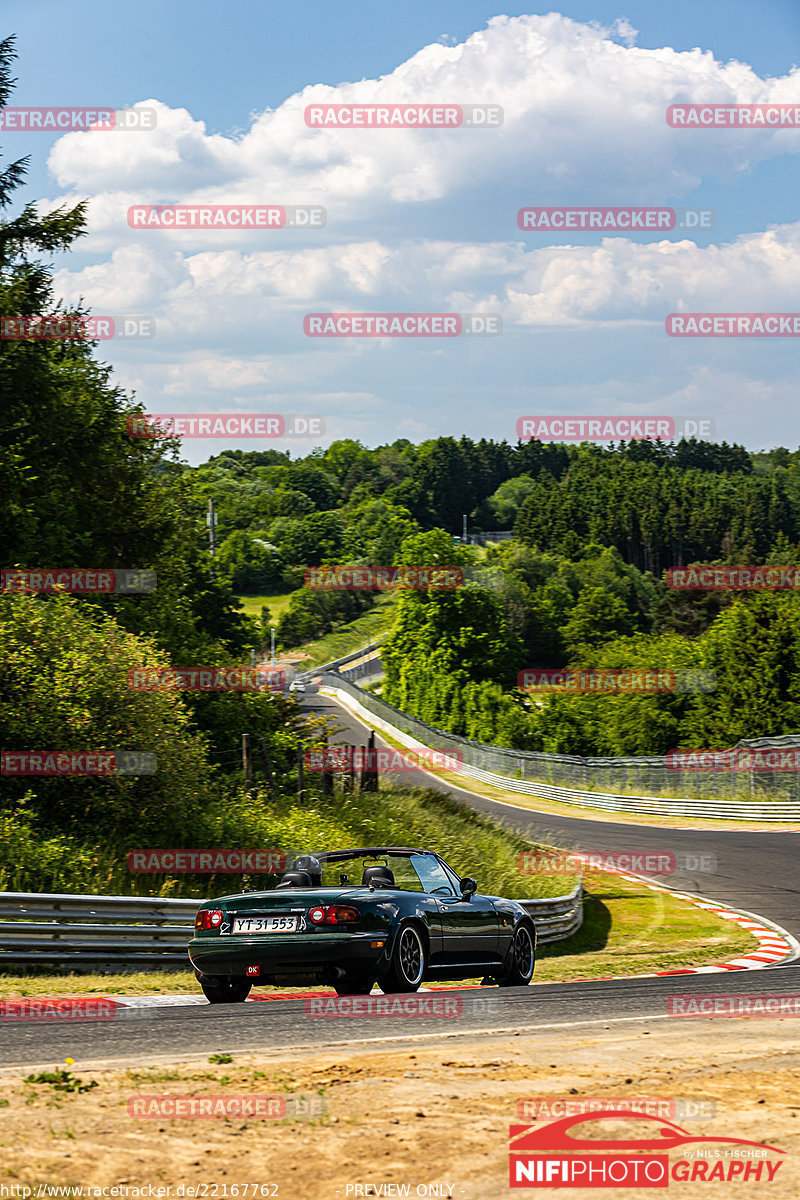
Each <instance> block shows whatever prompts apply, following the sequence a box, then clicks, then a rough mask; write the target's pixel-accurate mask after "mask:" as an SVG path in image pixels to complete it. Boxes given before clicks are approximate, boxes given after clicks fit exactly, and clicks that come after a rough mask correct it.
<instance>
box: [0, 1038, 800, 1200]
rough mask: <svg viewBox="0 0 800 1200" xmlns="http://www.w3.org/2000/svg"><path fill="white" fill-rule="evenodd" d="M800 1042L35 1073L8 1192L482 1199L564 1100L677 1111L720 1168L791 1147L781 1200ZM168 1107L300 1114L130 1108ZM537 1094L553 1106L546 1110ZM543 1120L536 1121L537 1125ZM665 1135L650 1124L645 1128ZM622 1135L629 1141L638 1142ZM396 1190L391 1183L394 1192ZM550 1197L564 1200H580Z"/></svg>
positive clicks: (546, 1041)
mask: <svg viewBox="0 0 800 1200" xmlns="http://www.w3.org/2000/svg"><path fill="white" fill-rule="evenodd" d="M796 1042H797V1024H796V1023H795V1022H793V1021H792V1020H772V1019H753V1020H717V1021H711V1020H702V1021H697V1020H693V1021H690V1022H681V1021H677V1020H676V1021H653V1020H649V1021H641V1022H635V1021H630V1022H628V1021H626V1022H620V1023H619V1024H615V1023H612V1022H609V1023H606V1024H603V1023H600V1022H598V1023H597V1024H596V1025H594V1024H593V1025H585V1026H583V1027H582V1028H575V1029H572V1030H566V1031H564V1030H561V1031H549V1030H541V1031H537V1032H535V1033H532V1034H531V1033H520V1034H517V1035H515V1036H512V1037H509V1036H508V1035H503V1036H502V1037H500V1036H498V1037H495V1038H493V1037H491V1036H489V1035H486V1036H482V1037H481V1038H480V1040H478V1041H475V1040H468V1039H466V1038H465V1039H463V1040H462V1039H458V1042H457V1043H454V1042H450V1044H449V1045H448V1046H447V1047H446V1049H444V1050H440V1049H428V1048H421V1047H420V1044H419V1043H416V1044H411V1043H409V1044H408V1045H407V1047H406V1048H405V1049H401V1050H397V1049H395V1048H393V1049H392V1051H391V1052H390V1053H375V1052H374V1051H372V1050H371V1051H370V1052H368V1053H367V1052H359V1051H358V1050H357V1049H356V1050H351V1051H348V1052H347V1054H348V1060H347V1061H346V1062H343V1061H342V1056H343V1052H342V1051H341V1050H338V1051H336V1052H331V1051H326V1050H324V1049H322V1050H315V1051H302V1052H299V1053H294V1054H292V1055H291V1056H287V1055H286V1054H283V1055H278V1054H275V1055H270V1054H263V1055H246V1056H245V1055H234V1056H233V1060H232V1061H231V1062H224V1061H223V1062H216V1063H210V1062H208V1060H207V1059H205V1058H204V1059H203V1060H197V1061H194V1062H187V1061H185V1060H184V1061H183V1062H182V1063H177V1064H163V1065H159V1066H155V1067H147V1068H142V1069H138V1070H129V1071H127V1072H126V1071H120V1070H105V1069H101V1068H97V1067H90V1066H84V1065H82V1064H81V1063H77V1064H75V1065H71V1064H70V1065H68V1066H67V1068H66V1069H67V1070H68V1071H69V1072H70V1073H71V1075H72V1076H76V1077H78V1078H80V1079H82V1080H83V1081H84V1083H85V1084H86V1083H90V1082H91V1081H93V1080H95V1081H96V1082H97V1084H98V1086H97V1087H94V1088H91V1090H89V1091H87V1092H84V1093H75V1092H61V1091H58V1090H56V1089H55V1088H54V1087H53V1085H52V1084H47V1083H40V1084H26V1083H24V1082H23V1078H22V1076H23V1075H24V1074H25V1072H18V1073H17V1072H15V1073H13V1074H12V1073H11V1072H9V1071H8V1070H6V1071H4V1072H3V1074H4V1076H5V1079H4V1085H5V1086H4V1089H3V1091H4V1096H5V1099H7V1101H8V1104H7V1106H4V1107H3V1109H2V1112H1V1113H0V1116H1V1117H2V1121H1V1122H0V1148H2V1152H3V1153H2V1164H1V1165H0V1181H2V1182H5V1183H11V1182H13V1183H17V1184H28V1185H33V1187H34V1195H35V1188H36V1186H38V1185H39V1184H40V1183H46V1184H49V1185H56V1186H57V1185H65V1184H74V1185H78V1186H82V1187H83V1188H84V1189H87V1188H90V1187H92V1188H102V1187H103V1186H114V1185H120V1188H121V1190H120V1193H119V1194H120V1195H121V1196H122V1197H126V1196H127V1197H129V1198H131V1197H135V1196H137V1195H140V1194H141V1195H147V1192H144V1193H137V1192H136V1191H134V1190H133V1189H135V1188H137V1187H145V1188H147V1186H148V1185H152V1186H153V1187H154V1188H158V1187H164V1188H166V1187H167V1186H168V1185H171V1187H172V1192H171V1193H167V1192H166V1191H164V1192H162V1193H161V1196H162V1197H165V1198H166V1197H167V1196H169V1195H170V1194H171V1195H172V1196H180V1195H181V1193H180V1192H179V1191H176V1188H177V1187H178V1185H180V1184H184V1185H185V1189H186V1190H185V1192H184V1193H183V1195H187V1196H188V1195H191V1193H190V1192H189V1190H188V1189H189V1187H190V1186H192V1187H197V1186H198V1185H199V1186H200V1189H201V1190H200V1191H199V1192H195V1193H194V1195H195V1196H208V1197H212V1198H214V1197H223V1196H224V1197H230V1196H235V1195H237V1194H238V1196H240V1197H243V1196H245V1195H246V1196H247V1197H251V1196H259V1197H260V1196H270V1195H274V1196H277V1197H278V1200H328V1198H330V1200H340V1198H341V1200H348V1198H349V1197H354V1198H355V1197H365V1196H368V1195H372V1196H398V1195H410V1196H425V1195H427V1196H448V1197H452V1198H453V1200H490V1198H493V1197H508V1196H510V1195H512V1194H515V1192H516V1189H514V1191H512V1189H510V1187H509V1165H508V1164H509V1159H508V1146H509V1126H510V1125H512V1124H534V1125H535V1126H536V1127H537V1128H538V1127H541V1126H543V1125H546V1124H547V1123H548V1121H550V1120H554V1119H557V1118H558V1116H560V1115H562V1114H563V1111H564V1110H563V1105H564V1104H566V1103H571V1104H573V1105H575V1104H577V1103H578V1102H581V1101H582V1102H586V1100H587V1099H588V1098H593V1099H598V1098H599V1099H602V1098H605V1099H614V1100H620V1099H622V1098H627V1099H628V1100H629V1101H641V1100H643V1099H646V1100H649V1101H651V1103H652V1102H653V1101H658V1100H660V1101H662V1102H663V1104H664V1105H668V1106H669V1107H667V1108H661V1109H660V1110H654V1111H655V1112H656V1113H658V1112H660V1114H661V1116H665V1115H667V1114H669V1119H670V1120H672V1121H674V1122H675V1123H676V1124H678V1125H680V1126H682V1127H683V1128H684V1129H686V1130H687V1131H688V1132H689V1134H690V1135H691V1136H692V1137H700V1138H713V1139H720V1141H719V1142H718V1143H717V1142H714V1143H709V1144H708V1147H707V1148H706V1149H705V1151H704V1153H706V1154H710V1155H711V1156H713V1154H714V1149H715V1148H717V1149H719V1151H720V1155H721V1157H722V1158H723V1161H728V1160H725V1159H724V1154H725V1146H724V1140H725V1139H726V1138H727V1139H730V1138H745V1139H750V1140H752V1141H756V1142H764V1143H767V1144H769V1145H771V1146H775V1147H779V1148H780V1149H782V1150H785V1151H786V1152H787V1153H786V1155H785V1156H780V1155H777V1154H772V1155H768V1158H769V1159H770V1161H772V1162H775V1161H778V1160H779V1159H781V1160H782V1161H781V1165H780V1167H779V1169H778V1171H777V1174H776V1175H775V1178H774V1180H773V1182H772V1183H771V1184H770V1185H769V1195H771V1196H773V1197H776V1198H779V1200H788V1198H789V1197H791V1196H794V1195H796V1194H797V1192H798V1189H799V1188H800V1168H799V1167H798V1158H799V1157H800V1120H798V1111H800V1086H799V1085H800V1053H799V1052H798V1051H797V1049H796ZM222 1057H223V1058H224V1057H225V1055H224V1054H223V1056H222ZM165 1095H167V1096H181V1097H184V1102H185V1098H187V1097H200V1098H205V1099H206V1100H207V1101H210V1100H211V1098H212V1097H216V1096H225V1097H228V1098H229V1099H230V1097H233V1096H243V1097H245V1098H247V1097H249V1098H250V1099H251V1102H252V1100H253V1098H254V1097H257V1096H262V1097H266V1096H272V1097H276V1096H279V1097H285V1098H287V1099H288V1101H289V1103H290V1115H289V1116H288V1117H284V1118H280V1116H279V1112H278V1109H277V1108H275V1107H274V1106H273V1114H272V1115H271V1116H270V1117H268V1118H267V1119H263V1118H258V1117H247V1116H246V1117H244V1118H242V1117H241V1116H237V1117H235V1118H233V1119H225V1118H223V1117H216V1118H211V1119H199V1118H198V1119H191V1118H186V1117H184V1118H181V1119H170V1118H165V1117H157V1118H156V1119H144V1118H142V1117H132V1116H130V1115H128V1105H129V1101H131V1100H132V1099H135V1098H140V1099H141V1098H142V1097H144V1096H160V1097H163V1096H165ZM545 1098H548V1099H549V1100H550V1102H551V1104H552V1102H555V1109H552V1108H551V1111H550V1113H549V1114H548V1113H546V1112H545V1113H544V1115H543V1110H542V1109H541V1103H542V1101H543V1099H545ZM676 1102H679V1103H676ZM690 1102H692V1103H694V1104H695V1105H696V1106H697V1107H695V1108H694V1109H692V1107H691V1103H690ZM298 1103H299V1105H300V1107H299V1109H298V1107H297V1106H298ZM520 1104H522V1105H523V1107H522V1108H520ZM559 1105H561V1106H562V1107H561V1108H559ZM687 1105H688V1107H687ZM306 1106H307V1107H306ZM228 1111H230V1109H228ZM298 1113H299V1114H300V1115H298ZM537 1114H538V1115H539V1116H540V1117H541V1119H538V1120H535V1119H534V1116H535V1115H537ZM623 1125H625V1123H624V1122H621V1123H620V1130H622V1129H623ZM655 1128H657V1123H656V1122H655V1121H654V1122H653V1124H652V1126H651V1127H648V1129H647V1131H646V1132H647V1133H648V1134H649V1133H651V1132H654V1130H655ZM596 1132H597V1131H596V1129H595V1136H596ZM584 1135H588V1136H592V1127H584ZM624 1136H628V1137H630V1136H631V1134H630V1132H629V1130H626V1131H625V1132H624ZM687 1153H692V1154H694V1155H697V1153H698V1151H697V1149H696V1148H692V1147H687V1148H685V1149H683V1148H681V1149H674V1150H672V1151H671V1152H670V1155H671V1161H672V1162H673V1163H674V1162H676V1161H677V1159H678V1158H680V1157H682V1156H684V1155H685V1154H687ZM709 1169H710V1168H709ZM764 1177H765V1178H766V1175H764ZM244 1184H247V1185H248V1190H247V1192H246V1193H245V1191H244V1190H243V1185H244ZM389 1184H392V1185H396V1186H395V1187H393V1188H392V1189H388V1187H387V1185H389ZM223 1185H225V1186H226V1187H227V1191H225V1190H223ZM234 1185H236V1186H237V1187H238V1189H239V1190H238V1193H237V1192H234V1191H232V1188H233V1186H234ZM266 1185H270V1187H269V1188H267V1187H266ZM398 1186H399V1188H400V1190H397V1187H398ZM758 1186H759V1185H758V1184H757V1183H756V1182H754V1181H753V1180H752V1179H751V1180H749V1181H748V1182H747V1183H733V1184H732V1183H730V1182H721V1183H716V1182H705V1183H704V1184H703V1185H702V1187H701V1185H700V1183H698V1182H694V1183H692V1182H689V1181H687V1182H677V1181H671V1182H670V1192H671V1194H673V1195H674V1194H676V1193H677V1194H679V1195H683V1196H685V1197H686V1198H687V1200H695V1197H696V1196H697V1195H701V1196H708V1197H709V1198H710V1200H714V1198H716V1197H723V1196H724V1197H726V1200H727V1198H728V1197H730V1196H731V1195H737V1196H738V1195H742V1196H743V1195H745V1194H746V1193H747V1194H750V1189H756V1188H757V1187H758ZM406 1187H407V1188H408V1190H407V1191H405V1190H403V1189H405V1188H406ZM203 1188H205V1189H206V1190H205V1191H203V1190H202V1189H203ZM215 1188H216V1190H214V1189H215ZM256 1188H258V1189H261V1190H258V1191H257V1190H255V1189H256ZM276 1188H277V1190H275V1189H276ZM357 1188H358V1189H359V1190H356V1189H357ZM437 1188H438V1189H439V1190H438V1191H437V1190H435V1189H437ZM6 1194H10V1193H6ZM46 1194H47V1193H46V1192H43V1193H42V1195H43V1196H46ZM83 1194H84V1196H91V1195H92V1193H90V1192H88V1191H86V1190H85V1191H84V1193H83ZM155 1194H156V1195H158V1194H159V1193H158V1192H157V1191H156V1192H155ZM558 1194H559V1195H560V1196H562V1197H564V1198H565V1200H569V1198H571V1197H577V1196H578V1195H585V1194H586V1189H580V1190H579V1189H575V1188H564V1189H560V1190H559V1193H558ZM601 1194H602V1195H603V1196H605V1197H611V1198H615V1197H620V1198H622V1197H627V1198H629V1197H636V1196H638V1195H640V1194H641V1195H642V1196H652V1194H653V1193H652V1190H651V1189H649V1188H648V1189H641V1188H636V1187H633V1188H625V1189H616V1188H610V1189H606V1188H604V1189H602V1192H601ZM99 1195H100V1194H99V1193H98V1196H99ZM106 1195H107V1196H108V1195H109V1193H106ZM92 1200H94V1197H93V1198H92Z"/></svg>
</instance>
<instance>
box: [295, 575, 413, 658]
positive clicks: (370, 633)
mask: <svg viewBox="0 0 800 1200" xmlns="http://www.w3.org/2000/svg"><path fill="white" fill-rule="evenodd" d="M396 604H397V597H396V596H393V595H391V594H389V593H383V594H381V595H379V596H378V597H377V599H376V601H375V604H374V606H373V607H372V608H371V609H370V610H369V612H365V613H363V615H362V616H360V617H357V618H356V620H355V621H350V623H349V624H348V625H342V626H341V627H340V628H339V629H336V630H334V631H333V632H332V633H327V634H326V635H325V637H321V638H319V639H318V640H317V641H315V642H307V643H306V644H305V645H304V646H296V647H295V646H292V647H291V650H292V653H297V654H304V655H307V657H306V658H304V659H303V662H302V663H301V667H302V669H303V670H304V671H305V670H308V669H309V668H311V667H319V666H321V665H322V664H323V663H326V662H332V661H333V659H335V658H344V656H345V655H346V654H352V653H353V651H354V650H359V649H360V648H361V647H362V646H365V645H367V644H368V643H369V642H374V641H375V640H376V638H378V637H380V636H381V634H384V633H386V632H387V630H388V629H389V627H390V625H391V624H392V621H393V620H394V608H395V605H396Z"/></svg>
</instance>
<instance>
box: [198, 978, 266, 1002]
mask: <svg viewBox="0 0 800 1200" xmlns="http://www.w3.org/2000/svg"><path fill="white" fill-rule="evenodd" d="M252 986H253V985H252V983H251V982H250V980H249V979H236V978H233V979H228V978H226V977H225V976H221V975H204V976H203V978H202V979H201V980H200V987H201V988H202V989H203V995H204V996H205V998H206V1000H207V1001H208V1003H209V1004H242V1003H244V1001H245V1000H246V999H247V997H248V996H249V995H250V989H251V987H252Z"/></svg>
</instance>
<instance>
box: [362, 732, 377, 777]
mask: <svg viewBox="0 0 800 1200" xmlns="http://www.w3.org/2000/svg"><path fill="white" fill-rule="evenodd" d="M361 790H362V792H377V790H378V764H377V758H376V754H375V731H374V730H372V729H371V730H370V733H369V739H368V741H367V754H366V762H365V763H364V767H363V769H362V771H361Z"/></svg>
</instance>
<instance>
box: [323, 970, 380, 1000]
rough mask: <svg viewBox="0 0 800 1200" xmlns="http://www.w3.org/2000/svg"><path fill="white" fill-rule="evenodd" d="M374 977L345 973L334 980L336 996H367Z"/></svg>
mask: <svg viewBox="0 0 800 1200" xmlns="http://www.w3.org/2000/svg"><path fill="white" fill-rule="evenodd" d="M374 982H375V981H374V979H372V978H371V977H370V976H366V975H345V976H344V978H343V979H337V980H335V982H334V985H333V986H334V988H335V989H336V995H337V996H368V995H369V994H370V992H371V991H372V985H373V983H374Z"/></svg>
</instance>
